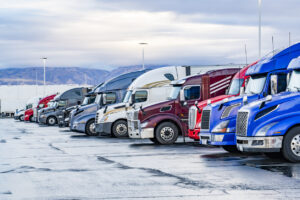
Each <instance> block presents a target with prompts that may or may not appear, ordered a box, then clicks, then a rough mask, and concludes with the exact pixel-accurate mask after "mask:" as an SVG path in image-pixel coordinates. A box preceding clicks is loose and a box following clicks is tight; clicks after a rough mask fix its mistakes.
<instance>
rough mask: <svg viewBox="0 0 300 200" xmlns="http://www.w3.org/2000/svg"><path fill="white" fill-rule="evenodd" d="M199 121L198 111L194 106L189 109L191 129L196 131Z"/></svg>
mask: <svg viewBox="0 0 300 200" xmlns="http://www.w3.org/2000/svg"><path fill="white" fill-rule="evenodd" d="M196 120H197V110H196V108H195V107H194V106H193V107H191V108H190V109H189V129H195V126H196Z"/></svg>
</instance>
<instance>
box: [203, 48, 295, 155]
mask: <svg viewBox="0 0 300 200" xmlns="http://www.w3.org/2000/svg"><path fill="white" fill-rule="evenodd" d="M299 55H300V43H298V44H295V45H293V46H290V47H288V48H287V49H284V50H282V51H279V52H278V53H271V55H269V56H266V57H264V58H262V59H261V60H260V61H259V62H258V63H257V64H255V65H253V66H251V67H250V68H249V69H248V70H247V73H246V75H248V76H250V78H249V81H248V83H247V86H246V90H245V92H244V94H243V95H241V96H239V97H232V98H230V99H229V100H227V101H223V102H218V103H214V104H210V105H208V106H206V107H205V108H204V109H203V112H202V120H201V131H200V144H203V145H216V146H222V147H223V148H224V149H225V150H226V151H228V152H237V151H238V150H237V148H236V134H235V133H236V119H237V112H238V110H239V109H240V108H241V107H242V106H243V105H244V104H245V103H251V102H253V101H256V100H258V99H262V98H264V97H266V96H268V95H271V94H275V93H273V92H272V90H271V89H272V88H271V84H270V83H271V79H272V77H277V78H278V80H280V81H279V83H280V84H278V89H277V91H276V92H277V93H280V92H283V91H285V89H286V85H287V74H288V70H287V67H288V64H289V63H290V61H291V60H292V59H293V58H295V57H298V56H299Z"/></svg>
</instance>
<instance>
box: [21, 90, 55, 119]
mask: <svg viewBox="0 0 300 200" xmlns="http://www.w3.org/2000/svg"><path fill="white" fill-rule="evenodd" d="M55 96H56V94H52V95H49V96H47V97H44V98H42V99H41V100H40V101H39V102H38V104H37V105H36V106H34V107H33V108H32V112H31V113H29V121H31V122H37V121H38V117H37V116H38V111H39V110H40V109H42V108H47V107H48V103H49V101H51V100H53V99H54V97H55ZM25 115H26V113H25Z"/></svg>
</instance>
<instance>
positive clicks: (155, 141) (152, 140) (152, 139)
mask: <svg viewBox="0 0 300 200" xmlns="http://www.w3.org/2000/svg"><path fill="white" fill-rule="evenodd" d="M149 140H151V142H153V143H154V144H159V142H158V141H157V139H156V138H149Z"/></svg>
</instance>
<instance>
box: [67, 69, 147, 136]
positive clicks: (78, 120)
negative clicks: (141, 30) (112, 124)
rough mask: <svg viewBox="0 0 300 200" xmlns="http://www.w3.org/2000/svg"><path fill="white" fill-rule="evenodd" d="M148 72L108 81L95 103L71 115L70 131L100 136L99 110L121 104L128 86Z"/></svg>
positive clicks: (99, 92)
mask: <svg viewBox="0 0 300 200" xmlns="http://www.w3.org/2000/svg"><path fill="white" fill-rule="evenodd" d="M147 71H149V70H148V69H147V70H140V71H135V72H130V73H126V74H122V75H120V76H118V77H116V78H113V79H111V80H108V81H106V82H105V83H104V84H103V85H101V87H99V88H97V89H96V90H95V91H94V93H95V94H96V95H97V96H96V99H95V101H94V103H92V104H89V105H85V106H81V107H78V108H77V109H74V110H72V111H71V113H70V130H72V131H76V132H82V133H86V134H87V135H89V136H95V135H98V134H99V133H97V132H96V131H95V117H96V113H97V110H98V109H100V108H101V107H105V106H107V105H110V104H115V103H120V102H122V101H123V98H124V96H125V94H126V91H127V88H128V86H129V85H130V84H131V83H132V82H133V81H134V80H135V79H136V78H137V77H138V76H140V75H142V74H144V73H145V72H147Z"/></svg>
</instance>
